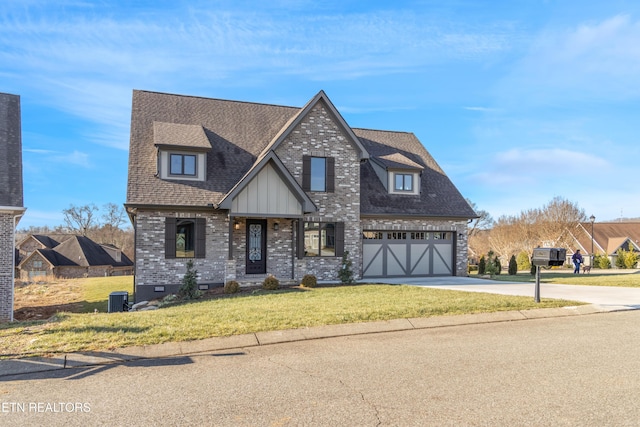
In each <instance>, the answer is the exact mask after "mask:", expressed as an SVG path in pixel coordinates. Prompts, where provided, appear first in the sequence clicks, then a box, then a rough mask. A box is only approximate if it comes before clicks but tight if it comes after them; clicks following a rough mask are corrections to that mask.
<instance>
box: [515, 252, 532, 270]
mask: <svg viewBox="0 0 640 427" xmlns="http://www.w3.org/2000/svg"><path fill="white" fill-rule="evenodd" d="M516 262H517V263H518V270H521V271H526V270H529V269H531V261H530V260H529V254H528V253H527V252H526V251H521V252H520V253H519V254H518V256H517V257H516Z"/></svg>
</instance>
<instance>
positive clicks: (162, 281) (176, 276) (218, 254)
mask: <svg viewBox="0 0 640 427" xmlns="http://www.w3.org/2000/svg"><path fill="white" fill-rule="evenodd" d="M167 217H177V218H204V219H205V220H206V242H205V245H206V246H205V258H166V257H165V247H164V246H165V220H166V218H167ZM134 226H135V232H136V256H135V259H136V262H135V282H136V297H135V298H136V301H141V300H148V299H153V298H157V297H161V296H163V295H166V294H169V293H175V292H177V291H178V288H179V287H180V281H181V280H182V277H183V276H184V274H185V272H186V270H187V262H188V261H189V260H192V261H193V264H194V267H195V269H196V270H198V283H199V284H222V283H224V281H225V271H226V265H227V258H228V253H229V252H228V247H229V246H228V244H227V242H228V240H229V223H228V220H227V216H226V214H222V213H221V212H212V211H209V212H203V211H195V210H194V211H190V212H187V211H144V210H139V211H138V213H137V215H136V221H135V224H134ZM156 287H159V288H157V289H158V290H156ZM159 289H162V290H159Z"/></svg>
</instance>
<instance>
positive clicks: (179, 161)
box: [169, 153, 198, 176]
mask: <svg viewBox="0 0 640 427" xmlns="http://www.w3.org/2000/svg"><path fill="white" fill-rule="evenodd" d="M197 160H198V158H197V156H196V155H195V154H178V153H170V154H169V175H186V176H196V170H197V168H196V166H197V164H198V161H197Z"/></svg>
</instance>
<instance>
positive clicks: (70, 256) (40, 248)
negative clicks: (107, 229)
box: [18, 235, 133, 281]
mask: <svg viewBox="0 0 640 427" xmlns="http://www.w3.org/2000/svg"><path fill="white" fill-rule="evenodd" d="M19 248H20V251H21V255H22V254H23V252H22V251H24V256H22V257H21V261H20V264H18V271H19V272H20V279H21V280H24V281H34V280H37V279H38V277H57V278H77V277H101V276H122V275H129V274H133V262H132V261H131V260H130V259H129V258H128V257H127V256H126V255H125V254H123V253H122V251H121V250H120V249H118V248H116V247H115V246H113V245H106V244H99V243H96V242H94V241H93V240H91V239H89V238H88V237H84V236H75V235H70V236H64V240H63V241H62V243H58V241H57V240H54V239H52V238H51V237H49V236H42V235H30V236H28V237H27V238H25V239H24V240H23V241H22V242H20V244H19ZM29 250H30V251H29Z"/></svg>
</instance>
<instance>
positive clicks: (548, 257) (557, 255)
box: [531, 248, 567, 302]
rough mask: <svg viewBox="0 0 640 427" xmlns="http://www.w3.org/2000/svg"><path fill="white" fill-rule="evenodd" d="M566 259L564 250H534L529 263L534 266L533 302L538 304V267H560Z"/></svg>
mask: <svg viewBox="0 0 640 427" xmlns="http://www.w3.org/2000/svg"><path fill="white" fill-rule="evenodd" d="M566 257H567V250H566V249H564V248H535V249H534V250H533V256H532V257H531V262H532V263H533V265H535V266H536V288H535V295H534V300H535V302H540V267H553V266H561V265H563V264H564V260H565V258H566Z"/></svg>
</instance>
